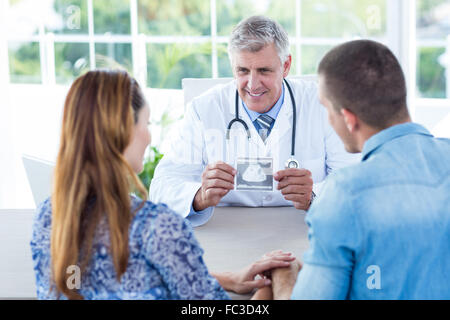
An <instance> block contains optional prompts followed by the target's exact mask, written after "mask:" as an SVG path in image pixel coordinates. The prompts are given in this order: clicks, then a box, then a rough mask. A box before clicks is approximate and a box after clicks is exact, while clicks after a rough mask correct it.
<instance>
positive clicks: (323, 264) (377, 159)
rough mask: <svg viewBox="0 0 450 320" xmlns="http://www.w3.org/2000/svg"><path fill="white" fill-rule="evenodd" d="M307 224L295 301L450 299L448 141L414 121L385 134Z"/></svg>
mask: <svg viewBox="0 0 450 320" xmlns="http://www.w3.org/2000/svg"><path fill="white" fill-rule="evenodd" d="M306 222H307V224H308V226H309V232H308V237H309V241H310V248H309V249H308V251H307V252H306V253H305V255H304V266H303V268H302V271H301V272H300V274H299V277H298V279H297V283H296V286H295V288H294V291H293V294H292V298H293V299H450V272H449V270H450V140H449V139H437V138H434V137H433V136H432V135H431V134H430V133H429V132H428V131H427V130H426V129H425V128H423V127H422V126H420V125H417V124H414V123H407V124H401V125H397V126H394V127H391V128H388V129H386V130H383V131H381V132H379V133H378V134H376V135H374V136H372V137H371V138H370V139H369V140H367V142H366V143H365V145H364V148H363V152H362V162H361V163H359V164H357V165H355V166H352V167H347V168H344V169H341V170H339V171H337V172H335V173H333V174H332V175H331V176H330V177H329V178H328V181H327V182H326V185H325V187H324V190H323V193H322V194H321V196H320V197H319V198H318V199H316V201H315V202H314V204H313V205H312V207H311V209H310V211H309V213H308V214H307V217H306Z"/></svg>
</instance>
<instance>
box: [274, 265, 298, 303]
mask: <svg viewBox="0 0 450 320" xmlns="http://www.w3.org/2000/svg"><path fill="white" fill-rule="evenodd" d="M301 268H302V264H301V262H300V261H298V260H297V259H295V261H293V262H291V264H290V265H289V267H286V268H278V269H275V270H273V271H272V293H273V299H274V300H289V299H290V298H291V295H292V291H293V290H294V286H295V283H296V282H297V276H298V273H299V272H300V269H301Z"/></svg>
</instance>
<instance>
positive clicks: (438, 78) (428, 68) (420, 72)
mask: <svg viewBox="0 0 450 320" xmlns="http://www.w3.org/2000/svg"><path fill="white" fill-rule="evenodd" d="M444 53H445V49H444V48H420V49H419V50H418V59H417V84H418V88H419V95H420V97H422V98H446V97H447V98H450V95H447V94H446V92H445V91H446V87H445V68H444V67H443V66H442V65H441V64H440V63H439V61H440V59H441V57H442V56H443V55H444Z"/></svg>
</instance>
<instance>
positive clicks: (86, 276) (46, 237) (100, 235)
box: [31, 198, 229, 300]
mask: <svg viewBox="0 0 450 320" xmlns="http://www.w3.org/2000/svg"><path fill="white" fill-rule="evenodd" d="M140 203H141V200H139V199H137V198H132V208H137V206H138V205H139V204H140ZM51 217H52V211H51V201H50V199H47V200H46V201H45V202H43V203H42V204H41V205H40V206H39V208H38V209H37V212H36V215H35V218H34V223H33V236H32V240H31V250H32V257H33V264H34V271H35V274H36V287H37V297H38V299H66V297H65V296H64V295H62V294H61V295H57V294H56V293H55V290H51V291H50V288H51V287H53V285H52V284H51V257H50V238H51ZM108 248H109V232H108V226H107V223H106V220H103V221H102V222H101V223H100V224H99V225H98V227H97V230H96V233H95V236H94V241H93V247H92V255H91V258H90V261H89V263H88V266H87V268H86V270H85V271H84V272H83V273H82V274H81V281H80V284H81V288H80V290H79V292H80V294H81V295H83V297H84V298H85V299H199V300H200V299H208V300H213V299H229V296H228V295H227V293H226V292H225V291H224V289H223V288H222V287H221V286H220V285H219V283H218V282H217V280H216V279H215V278H214V277H212V276H211V275H210V274H209V273H208V270H207V268H206V265H205V263H204V262H203V258H202V255H203V250H202V249H201V248H200V246H199V243H198V242H197V240H196V238H195V236H194V233H193V231H192V228H191V225H190V223H189V222H188V221H187V220H185V219H183V218H182V217H181V216H180V215H178V214H176V213H175V212H173V211H172V210H170V209H169V208H168V207H167V206H166V205H164V204H158V205H155V204H153V203H152V202H149V201H147V202H146V203H145V204H144V207H143V208H142V209H140V210H139V211H138V212H137V213H136V215H135V217H134V219H133V220H132V222H131V225H130V231H129V250H130V256H129V259H128V267H127V270H126V272H125V273H124V274H123V275H122V277H121V280H120V282H118V281H117V279H116V272H115V269H114V264H113V262H112V259H111V255H110V254H109V250H108ZM69 274H72V273H69Z"/></svg>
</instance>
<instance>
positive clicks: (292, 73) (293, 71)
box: [289, 45, 298, 76]
mask: <svg viewBox="0 0 450 320" xmlns="http://www.w3.org/2000/svg"><path fill="white" fill-rule="evenodd" d="M291 56H292V64H291V70H290V71H289V76H295V75H297V74H298V72H297V64H298V61H297V48H296V46H295V45H292V46H291Z"/></svg>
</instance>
